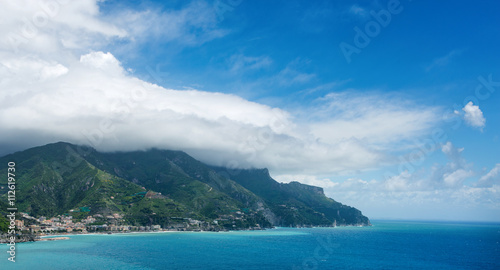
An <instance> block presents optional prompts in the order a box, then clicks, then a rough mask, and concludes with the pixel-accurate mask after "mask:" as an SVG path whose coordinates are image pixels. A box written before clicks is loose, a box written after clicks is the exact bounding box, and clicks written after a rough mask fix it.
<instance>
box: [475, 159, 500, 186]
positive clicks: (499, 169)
mask: <svg viewBox="0 0 500 270" xmlns="http://www.w3.org/2000/svg"><path fill="white" fill-rule="evenodd" d="M493 185H500V163H498V164H496V165H495V167H494V168H493V169H491V170H490V171H489V172H488V173H487V174H485V175H483V176H482V177H481V178H479V181H478V183H477V186H479V187H491V186H493Z"/></svg>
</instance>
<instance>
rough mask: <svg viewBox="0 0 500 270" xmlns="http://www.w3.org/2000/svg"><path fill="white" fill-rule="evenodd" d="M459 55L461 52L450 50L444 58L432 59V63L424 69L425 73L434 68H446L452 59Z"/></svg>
mask: <svg viewBox="0 0 500 270" xmlns="http://www.w3.org/2000/svg"><path fill="white" fill-rule="evenodd" d="M460 54H462V50H452V51H451V52H449V53H448V54H446V55H445V56H442V57H439V58H436V59H434V60H433V61H432V63H431V64H430V65H429V66H427V67H426V68H425V71H427V72H429V71H430V70H431V69H433V68H435V67H442V66H446V65H448V64H449V63H450V61H451V60H452V59H453V58H455V57H456V56H459V55H460Z"/></svg>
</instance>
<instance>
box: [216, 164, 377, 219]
mask: <svg viewBox="0 0 500 270" xmlns="http://www.w3.org/2000/svg"><path fill="white" fill-rule="evenodd" d="M214 170H216V171H218V172H219V174H221V175H225V174H227V172H228V171H227V169H225V168H217V167H214ZM230 172H231V174H230V175H231V179H232V180H234V181H236V182H237V183H238V184H240V185H242V186H243V187H245V188H247V189H248V190H250V191H252V192H253V193H255V194H256V195H257V196H259V197H261V198H262V199H263V200H264V201H265V202H266V204H267V205H268V206H269V208H270V209H271V211H272V212H273V213H275V215H276V217H277V219H276V220H275V221H274V222H273V223H274V224H275V225H279V226H303V225H312V226H318V225H323V226H332V225H369V224H370V221H369V219H368V218H367V217H365V216H363V215H362V213H361V211H359V210H358V209H356V208H354V207H350V206H347V205H343V204H341V203H339V202H336V201H335V200H333V199H331V198H328V197H326V196H325V194H324V191H323V189H322V188H320V187H315V186H310V185H304V184H301V183H299V182H291V183H288V184H284V183H278V182H277V181H276V180H274V179H273V178H271V176H270V175H269V171H268V170H267V169H250V170H232V171H230Z"/></svg>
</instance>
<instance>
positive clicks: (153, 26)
mask: <svg viewBox="0 0 500 270" xmlns="http://www.w3.org/2000/svg"><path fill="white" fill-rule="evenodd" d="M109 20H110V21H112V22H113V23H114V24H116V25H119V26H120V27H121V28H123V29H126V30H127V32H129V33H130V34H131V35H132V36H133V37H134V41H137V42H140V43H145V42H151V41H152V40H155V41H160V42H175V43H178V44H182V45H188V46H195V45H200V44H203V43H205V42H208V41H211V40H213V39H216V38H220V37H223V36H225V35H227V34H228V30H225V29H221V28H220V27H219V25H218V23H219V19H218V16H217V12H216V10H215V8H214V6H213V5H209V4H208V3H207V2H205V1H192V2H190V3H189V4H187V5H186V6H184V7H183V8H182V9H179V10H171V11H160V10H157V9H154V8H151V9H147V10H142V11H137V10H119V11H117V12H112V13H111V14H110V19H109Z"/></svg>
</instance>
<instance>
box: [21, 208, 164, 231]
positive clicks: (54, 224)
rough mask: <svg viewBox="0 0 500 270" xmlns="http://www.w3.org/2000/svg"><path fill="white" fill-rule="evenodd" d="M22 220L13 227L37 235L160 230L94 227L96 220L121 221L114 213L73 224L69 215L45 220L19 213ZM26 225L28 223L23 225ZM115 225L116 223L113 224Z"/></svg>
mask: <svg viewBox="0 0 500 270" xmlns="http://www.w3.org/2000/svg"><path fill="white" fill-rule="evenodd" d="M20 214H21V216H22V219H19V220H16V221H15V225H16V228H17V231H29V232H30V233H33V234H39V233H55V232H57V233H61V232H67V233H70V232H81V233H87V232H99V231H113V232H127V231H158V230H161V226H160V225H152V226H130V225H114V224H100V225H94V224H93V223H95V222H96V220H98V219H99V220H102V219H103V218H105V219H107V220H115V221H118V220H121V219H122V218H123V216H122V215H120V214H117V213H114V214H112V215H108V216H103V215H100V214H96V215H93V216H88V217H86V218H85V219H82V220H81V221H79V222H73V217H72V216H71V215H58V216H56V217H52V218H46V217H44V216H41V217H39V218H35V217H32V216H30V215H29V214H28V213H20ZM25 220H26V223H30V224H29V225H28V224H25ZM115 223H116V222H115Z"/></svg>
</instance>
